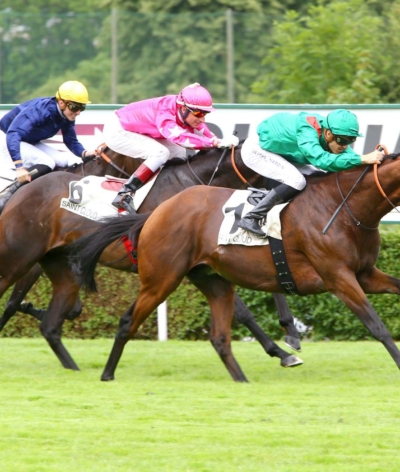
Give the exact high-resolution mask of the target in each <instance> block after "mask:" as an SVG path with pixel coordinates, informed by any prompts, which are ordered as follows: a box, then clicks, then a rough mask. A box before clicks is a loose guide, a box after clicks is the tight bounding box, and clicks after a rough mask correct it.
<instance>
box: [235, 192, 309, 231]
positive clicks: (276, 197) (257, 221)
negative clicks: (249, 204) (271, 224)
mask: <svg viewBox="0 0 400 472" xmlns="http://www.w3.org/2000/svg"><path fill="white" fill-rule="evenodd" d="M299 192H300V190H296V189H294V188H293V187H289V186H288V185H285V184H280V185H278V186H277V187H275V188H273V189H272V190H270V191H269V192H268V193H267V195H266V196H265V197H264V198H263V199H262V200H261V201H260V202H258V203H257V205H256V206H255V207H254V208H253V209H252V210H251V211H249V212H248V213H247V214H246V215H244V216H243V217H242V219H241V220H240V221H239V223H238V226H239V227H240V228H242V229H245V230H247V231H251V232H252V233H255V234H257V235H258V236H260V237H262V238H266V237H267V235H266V234H265V233H264V231H263V230H262V229H261V222H262V220H263V219H264V218H265V217H266V216H267V213H268V212H269V211H270V210H271V208H273V207H274V206H275V205H278V204H280V203H284V202H286V201H288V200H290V199H291V198H293V197H294V196H295V195H297V194H298V193H299Z"/></svg>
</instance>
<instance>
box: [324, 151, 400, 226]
mask: <svg viewBox="0 0 400 472" xmlns="http://www.w3.org/2000/svg"><path fill="white" fill-rule="evenodd" d="M376 149H379V150H381V151H384V152H385V156H384V158H383V161H384V160H386V159H395V158H396V157H398V154H390V155H389V154H388V151H387V149H386V147H385V146H383V145H382V144H378V146H376ZM370 169H371V164H370V165H368V166H367V167H366V168H365V169H364V171H363V172H362V174H361V175H360V176H359V177H358V179H357V181H356V183H355V184H354V185H353V187H352V188H351V190H350V192H349V193H348V194H347V195H346V197H345V196H344V195H343V192H342V189H341V188H340V184H339V177H338V173H336V176H335V177H336V184H337V187H338V190H339V193H340V196H341V197H342V203H341V204H340V205H339V206H338V208H337V209H336V211H335V213H334V214H333V215H332V217H331V219H330V220H329V222H328V224H327V225H326V226H325V228H324V229H323V230H322V234H326V233H327V231H328V229H329V228H330V226H331V225H332V223H333V222H334V220H335V219H336V217H337V215H338V213H339V211H340V210H341V209H342V207H343V206H346V210H347V212H348V213H349V215H350V216H351V218H352V219H353V221H354V222H355V224H356V225H357V226H360V227H361V228H363V229H367V230H370V231H374V230H376V229H378V228H379V226H377V227H375V228H370V227H368V226H365V225H363V224H362V223H361V222H360V221H359V220H357V218H356V217H355V216H354V214H353V213H352V211H351V210H350V208H349V206H348V204H347V199H348V198H349V196H350V195H351V193H352V192H353V190H354V189H355V187H356V186H357V184H358V183H359V182H360V180H361V179H362V178H363V177H364V175H365V174H366V173H367V172H368V171H369V170H370ZM373 169H374V180H375V184H376V186H377V187H378V190H379V192H380V193H381V195H382V196H383V197H384V198H385V199H386V200H387V201H388V203H389V204H390V205H391V206H392V207H393V208H394V209H395V210H396V211H397V212H399V213H400V211H399V210H398V209H397V208H396V206H395V205H394V204H393V203H392V202H391V201H390V200H389V198H388V196H387V195H386V193H385V192H384V190H383V188H382V186H381V184H380V182H379V178H378V164H373Z"/></svg>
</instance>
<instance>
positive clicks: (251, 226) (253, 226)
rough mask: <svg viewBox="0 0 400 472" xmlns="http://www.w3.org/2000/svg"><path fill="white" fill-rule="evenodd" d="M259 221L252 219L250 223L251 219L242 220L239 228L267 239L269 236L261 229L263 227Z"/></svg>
mask: <svg viewBox="0 0 400 472" xmlns="http://www.w3.org/2000/svg"><path fill="white" fill-rule="evenodd" d="M258 221H259V220H256V219H255V218H251V220H250V221H249V219H246V218H242V219H241V220H240V221H239V223H238V226H239V228H242V229H244V230H246V231H250V232H251V233H253V234H256V235H257V236H258V237H259V238H263V239H265V238H267V237H268V236H267V235H266V234H265V233H264V231H263V230H262V229H261V226H260V225H259V224H258Z"/></svg>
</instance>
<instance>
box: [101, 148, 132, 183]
mask: <svg viewBox="0 0 400 472" xmlns="http://www.w3.org/2000/svg"><path fill="white" fill-rule="evenodd" d="M107 147H108V146H107V144H105V143H103V144H100V146H99V147H98V148H97V149H96V151H97V153H98V155H99V156H101V157H102V158H103V159H104V160H105V161H106V162H107V164H110V166H112V167H114V169H116V170H117V171H118V172H121V174H123V175H126V176H127V177H130V174H128V173H127V172H125V171H124V170H123V169H121V168H120V167H118V166H117V164H115V163H114V162H113V161H112V160H111V159H110V158H109V157H108V156H107V154H106V153H105V152H104V149H106V148H107Z"/></svg>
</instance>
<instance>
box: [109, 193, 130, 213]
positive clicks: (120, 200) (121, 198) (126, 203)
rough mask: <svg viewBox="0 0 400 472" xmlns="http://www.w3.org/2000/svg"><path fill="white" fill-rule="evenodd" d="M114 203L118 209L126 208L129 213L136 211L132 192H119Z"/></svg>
mask: <svg viewBox="0 0 400 472" xmlns="http://www.w3.org/2000/svg"><path fill="white" fill-rule="evenodd" d="M112 205H113V206H114V207H115V208H118V210H124V211H127V212H128V213H136V210H135V208H134V206H133V198H132V195H131V194H130V193H125V194H118V195H117V196H116V197H115V198H114V200H113V202H112Z"/></svg>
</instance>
